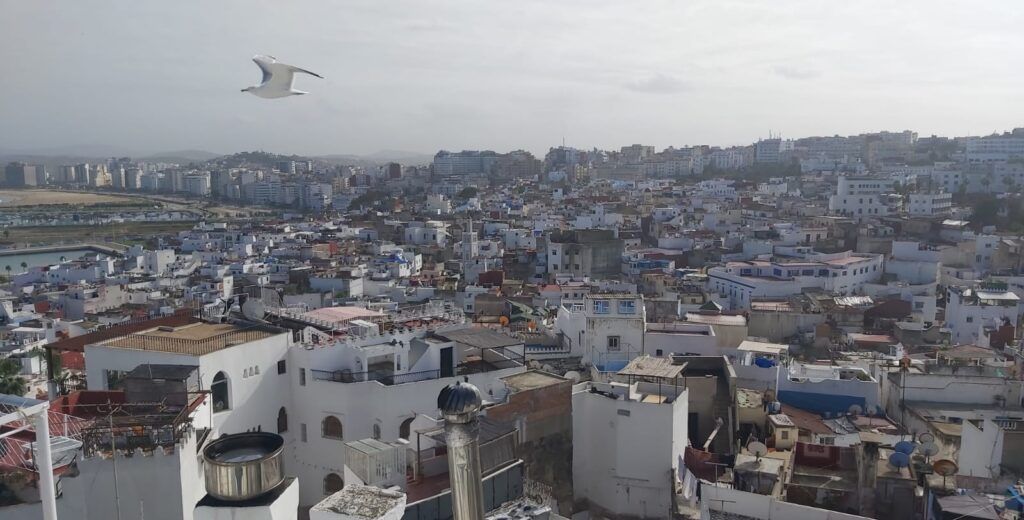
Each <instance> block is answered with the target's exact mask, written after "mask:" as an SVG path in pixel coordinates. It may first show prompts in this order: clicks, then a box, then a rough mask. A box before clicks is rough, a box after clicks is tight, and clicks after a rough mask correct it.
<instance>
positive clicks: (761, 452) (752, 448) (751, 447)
mask: <svg viewBox="0 0 1024 520" xmlns="http://www.w3.org/2000/svg"><path fill="white" fill-rule="evenodd" d="M747 451H749V452H750V453H751V454H752V455H754V456H755V457H757V458H758V459H760V458H761V457H763V456H765V454H767V453H768V446H765V445H764V443H763V442H758V441H754V442H751V443H750V444H747Z"/></svg>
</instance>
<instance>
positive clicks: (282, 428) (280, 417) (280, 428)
mask: <svg viewBox="0 0 1024 520" xmlns="http://www.w3.org/2000/svg"><path fill="white" fill-rule="evenodd" d="M286 431H288V410H285V409H284V407H283V406H282V407H281V409H280V410H278V411H277V433H284V432H286Z"/></svg>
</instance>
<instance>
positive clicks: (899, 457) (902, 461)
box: [889, 451, 910, 472]
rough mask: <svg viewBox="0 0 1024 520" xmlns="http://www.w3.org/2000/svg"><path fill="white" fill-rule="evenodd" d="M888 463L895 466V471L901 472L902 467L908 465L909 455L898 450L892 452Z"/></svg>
mask: <svg viewBox="0 0 1024 520" xmlns="http://www.w3.org/2000/svg"><path fill="white" fill-rule="evenodd" d="M889 464H891V465H892V466H893V467H894V468H896V471H897V472H902V471H903V468H905V467H907V466H909V465H910V455H907V454H906V453H902V452H899V451H896V452H893V454H892V455H889Z"/></svg>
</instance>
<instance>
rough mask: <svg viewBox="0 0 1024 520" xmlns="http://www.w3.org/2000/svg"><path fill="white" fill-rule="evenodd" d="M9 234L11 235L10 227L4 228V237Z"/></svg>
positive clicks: (7, 236)
mask: <svg viewBox="0 0 1024 520" xmlns="http://www.w3.org/2000/svg"><path fill="white" fill-rule="evenodd" d="M10 236H11V230H10V229H5V230H4V238H9V237H10Z"/></svg>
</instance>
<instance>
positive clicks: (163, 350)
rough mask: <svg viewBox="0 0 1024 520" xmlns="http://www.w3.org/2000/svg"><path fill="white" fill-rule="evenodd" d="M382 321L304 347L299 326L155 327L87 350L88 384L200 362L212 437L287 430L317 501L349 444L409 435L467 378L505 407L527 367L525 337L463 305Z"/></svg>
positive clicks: (288, 444) (356, 323) (318, 335)
mask: <svg viewBox="0 0 1024 520" xmlns="http://www.w3.org/2000/svg"><path fill="white" fill-rule="evenodd" d="M292 318H293V319H296V320H299V321H305V320H306V318H305V317H304V316H303V315H294V316H292ZM373 319H375V321H379V322H382V323H385V324H386V325H387V326H386V327H381V326H379V325H378V324H377V323H375V322H369V321H366V320H352V321H350V322H347V323H335V324H331V325H329V326H330V328H331V329H332V331H331V332H332V333H331V334H326V333H322V332H319V331H318V330H316V329H315V328H313V327H312V324H311V326H310V327H309V328H307V329H305V331H304V332H303V334H302V338H301V340H300V341H299V342H298V343H297V344H296V343H293V342H292V333H291V332H290V331H281V330H278V329H274V328H269V327H263V326H250V325H243V324H209V323H194V324H190V325H185V326H182V327H160V328H154V329H150V330H146V331H142V332H140V333H136V334H131V335H127V336H122V337H118V338H115V339H111V340H106V341H102V342H100V343H97V344H94V345H88V346H86V348H85V357H86V363H87V364H88V366H89V375H88V385H89V388H90V389H106V388H109V387H110V386H112V385H115V384H117V382H118V381H120V380H121V379H122V378H123V376H124V374H125V373H126V372H128V371H130V370H132V369H134V368H135V367H137V366H139V365H141V364H145V363H160V364H176V365H188V366H196V367H198V373H199V380H200V384H201V388H203V389H209V391H210V395H209V399H208V401H207V404H204V405H203V406H204V407H201V408H200V409H198V410H197V416H198V417H203V418H208V420H207V422H209V427H211V428H212V431H211V435H213V436H214V437H216V436H219V435H221V434H225V433H238V432H244V431H250V430H261V431H270V432H276V433H279V434H280V435H282V436H283V437H284V439H285V453H286V457H287V459H286V462H285V467H286V468H288V469H287V471H288V473H289V474H290V475H295V476H297V477H298V480H299V482H300V491H299V496H300V504H301V505H305V506H309V505H313V504H315V503H317V502H319V501H320V500H321V499H322V498H323V497H324V495H325V494H327V493H328V492H329V491H331V489H332V488H333V486H336V485H337V484H338V483H339V482H340V483H341V484H342V485H343V484H344V482H343V480H342V479H343V475H344V474H345V473H344V468H345V465H346V450H345V449H344V442H345V441H347V440H358V439H365V438H374V439H385V440H393V439H407V440H408V439H410V437H411V435H413V432H412V431H411V427H412V423H413V420H414V419H415V418H416V417H417V416H419V415H427V416H429V417H434V416H436V412H437V403H436V398H437V395H438V393H439V392H440V390H441V389H442V388H443V387H444V386H446V385H448V384H450V383H452V382H454V381H456V380H461V379H462V378H464V377H465V378H468V380H469V381H470V382H471V383H473V384H474V385H476V386H477V387H478V388H480V389H481V391H483V392H484V394H485V395H487V396H489V398H492V399H495V400H500V399H501V398H503V397H504V393H505V392H507V388H506V386H505V385H504V384H503V383H502V381H501V380H500V378H501V377H505V376H508V375H511V374H515V373H519V372H522V371H524V370H525V369H524V346H523V343H522V341H521V340H517V339H514V338H510V337H508V336H504V335H501V334H498V333H496V332H492V331H490V330H488V329H472V328H468V326H467V325H466V324H465V323H464V319H463V316H462V313H461V312H459V311H458V310H456V309H453V308H450V307H447V306H444V305H438V304H428V305H421V306H414V307H409V308H405V309H402V310H400V311H397V312H394V313H391V314H387V315H384V316H381V317H378V318H373ZM384 329H387V330H389V331H391V333H388V334H382V332H381V331H382V330H384ZM199 426H204V424H197V427H199ZM194 477H195V473H192V475H191V476H190V478H192V479H193V480H194ZM147 511H148V510H147ZM146 515H147V518H148V517H149V515H150V513H149V512H147V513H146Z"/></svg>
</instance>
